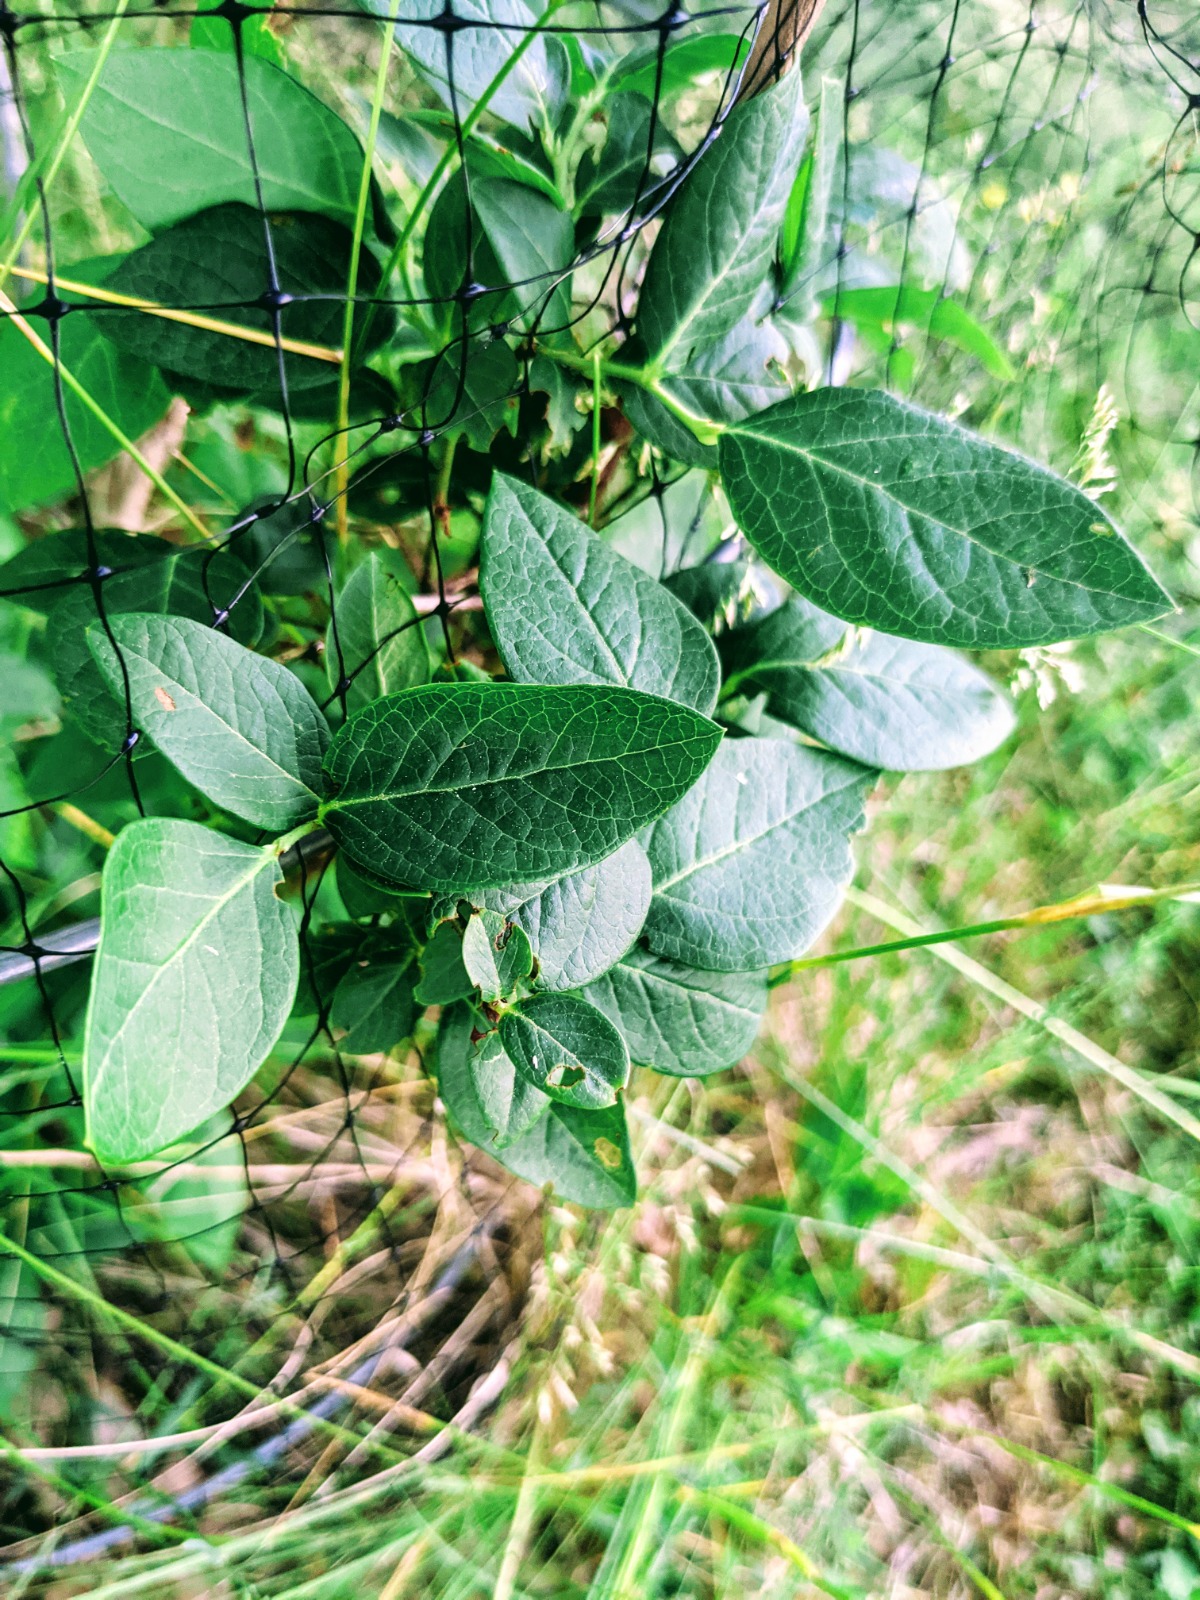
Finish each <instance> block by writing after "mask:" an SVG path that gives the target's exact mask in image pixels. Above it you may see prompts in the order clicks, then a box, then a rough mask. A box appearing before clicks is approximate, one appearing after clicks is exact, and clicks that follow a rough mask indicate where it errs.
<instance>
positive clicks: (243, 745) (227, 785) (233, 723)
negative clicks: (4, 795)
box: [88, 612, 329, 833]
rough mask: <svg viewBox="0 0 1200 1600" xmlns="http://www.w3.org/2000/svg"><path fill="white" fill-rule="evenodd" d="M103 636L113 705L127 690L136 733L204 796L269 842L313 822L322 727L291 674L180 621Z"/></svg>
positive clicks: (130, 626)
mask: <svg viewBox="0 0 1200 1600" xmlns="http://www.w3.org/2000/svg"><path fill="white" fill-rule="evenodd" d="M108 627H109V629H110V631H111V634H112V639H113V640H115V641H116V646H117V649H116V650H115V651H114V649H113V646H112V643H111V642H110V640H109V635H108V633H106V632H105V631H104V629H103V628H102V627H101V626H100V624H99V623H93V625H92V626H91V627H90V628H89V629H88V644H89V646H90V647H91V651H92V655H93V656H94V657H95V659H96V663H97V665H98V666H99V668H100V671H101V672H102V673H103V675H104V679H105V682H106V683H107V684H108V687H109V688H110V689H111V690H112V692H113V694H114V695H118V696H120V695H121V694H122V693H123V688H124V684H125V682H126V680H127V681H128V684H129V698H130V704H131V706H132V708H133V720H134V723H135V725H136V726H137V727H138V728H139V729H140V730H141V731H142V732H143V733H146V734H148V735H149V736H150V738H151V739H153V740H154V743H155V744H156V745H157V746H158V748H159V749H160V750H161V751H162V753H163V755H165V756H166V758H167V760H168V761H170V762H172V763H173V765H174V766H176V767H178V769H179V771H180V772H182V773H183V775H184V777H185V778H187V779H188V781H189V782H190V783H194V784H195V785H196V787H197V789H199V790H200V792H201V793H202V794H206V795H207V796H208V798H209V799H210V800H212V801H213V802H214V803H215V804H216V805H219V806H223V807H224V808H225V810H226V811H231V812H232V813H233V814H234V816H237V817H242V818H244V820H245V821H247V822H253V823H254V824H255V825H256V826H257V827H260V828H271V829H273V830H274V831H275V832H276V833H283V832H285V831H286V830H287V829H288V828H294V827H295V826H296V825H297V824H298V823H301V822H307V821H308V819H309V818H310V817H315V816H316V814H317V806H318V804H319V795H320V790H321V758H322V756H323V755H324V754H325V748H326V746H327V745H328V743H329V728H328V726H327V724H326V722H325V718H324V717H323V716H322V715H321V713H320V711H319V709H318V708H317V706H316V704H315V702H314V701H313V699H312V696H311V695H310V694H309V692H308V690H307V689H306V688H305V687H304V685H303V684H302V683H301V682H300V680H299V678H297V677H296V675H295V674H294V673H292V672H289V671H288V669H287V668H286V667H284V666H281V665H280V664H279V662H278V661H271V660H269V659H268V658H267V657H266V656H259V655H255V654H254V652H253V651H252V650H246V649H243V647H242V646H241V645H240V644H237V643H235V641H234V640H232V639H229V638H227V637H226V636H225V635H224V634H223V633H218V632H217V631H216V630H215V629H214V628H206V627H205V626H204V624H203V623H201V622H192V621H189V620H188V619H187V618H185V617H161V616H154V615H150V614H142V613H137V612H135V613H133V614H131V615H126V616H117V617H112V618H111V619H110V620H109V623H108ZM118 652H119V654H118ZM122 669H123V670H122Z"/></svg>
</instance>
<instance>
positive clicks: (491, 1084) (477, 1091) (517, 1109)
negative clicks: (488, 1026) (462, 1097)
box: [454, 1031, 554, 1153]
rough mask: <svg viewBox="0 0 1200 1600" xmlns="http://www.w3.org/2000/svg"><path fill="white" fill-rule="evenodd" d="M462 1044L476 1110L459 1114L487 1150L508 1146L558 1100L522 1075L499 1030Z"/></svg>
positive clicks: (465, 1129)
mask: <svg viewBox="0 0 1200 1600" xmlns="http://www.w3.org/2000/svg"><path fill="white" fill-rule="evenodd" d="M462 1048H463V1050H464V1053H465V1062H464V1065H465V1074H464V1075H465V1077H466V1079H467V1082H466V1083H465V1084H464V1085H463V1087H464V1090H465V1091H466V1092H467V1093H468V1094H470V1095H471V1097H472V1102H473V1103H472V1111H475V1112H476V1116H474V1117H473V1116H472V1114H471V1111H468V1112H467V1115H466V1119H464V1118H463V1117H462V1116H460V1117H459V1121H460V1122H462V1124H463V1132H464V1133H465V1134H466V1135H467V1137H468V1138H471V1139H474V1141H475V1143H476V1144H478V1145H481V1146H482V1148H483V1149H485V1150H490V1151H492V1152H493V1153H494V1152H495V1151H497V1150H504V1149H507V1148H508V1147H509V1146H510V1145H513V1144H515V1143H516V1142H517V1140H519V1139H520V1138H521V1136H522V1135H523V1134H526V1133H528V1132H529V1130H530V1128H532V1127H533V1125H534V1123H535V1122H537V1121H539V1120H540V1119H541V1118H542V1117H544V1116H545V1115H546V1113H547V1112H548V1111H549V1110H550V1108H551V1106H552V1105H553V1104H554V1101H553V1100H551V1098H550V1096H549V1095H548V1094H543V1093H542V1091H541V1090H540V1089H538V1088H536V1087H535V1086H534V1085H533V1084H532V1083H530V1082H529V1081H528V1079H526V1078H524V1077H522V1075H521V1074H520V1073H519V1072H518V1071H517V1069H516V1067H515V1066H514V1065H513V1064H512V1062H511V1060H510V1059H509V1057H508V1056H507V1055H506V1054H505V1050H504V1046H503V1045H502V1044H501V1043H500V1035H499V1034H498V1033H496V1032H495V1031H493V1032H491V1033H485V1034H484V1035H483V1037H482V1038H480V1039H478V1040H476V1041H474V1042H472V1041H471V1040H470V1039H465V1040H463V1041H462ZM454 1109H455V1110H456V1111H457V1107H455V1108H454ZM468 1124H469V1125H468Z"/></svg>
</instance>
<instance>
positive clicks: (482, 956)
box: [462, 911, 533, 1001]
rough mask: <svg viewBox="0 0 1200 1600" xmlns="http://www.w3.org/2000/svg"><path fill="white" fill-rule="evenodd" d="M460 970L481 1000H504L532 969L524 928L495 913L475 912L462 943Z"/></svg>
mask: <svg viewBox="0 0 1200 1600" xmlns="http://www.w3.org/2000/svg"><path fill="white" fill-rule="evenodd" d="M462 959H463V966H464V967H466V969H467V974H468V976H469V977H470V979H471V981H472V983H474V985H475V987H476V988H477V989H478V990H479V997H480V999H481V1000H488V1001H495V1000H505V999H507V998H508V996H509V995H510V994H512V992H513V990H514V989H515V988H516V987H517V985H518V984H519V983H520V982H521V980H522V979H523V978H527V977H528V976H529V974H530V972H531V971H532V969H533V951H532V950H531V949H530V948H529V940H528V938H527V937H526V934H525V930H524V928H521V927H518V926H517V924H516V923H515V922H509V921H508V920H507V919H506V918H504V917H502V916H501V915H500V913H499V912H498V911H477V912H476V913H475V915H474V916H473V917H471V919H470V920H469V921H468V923H467V926H466V930H465V931H464V933H463V941H462Z"/></svg>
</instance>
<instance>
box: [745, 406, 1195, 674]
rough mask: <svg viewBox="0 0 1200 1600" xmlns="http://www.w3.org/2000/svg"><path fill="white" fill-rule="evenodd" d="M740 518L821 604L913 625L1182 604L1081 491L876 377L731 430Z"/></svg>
mask: <svg viewBox="0 0 1200 1600" xmlns="http://www.w3.org/2000/svg"><path fill="white" fill-rule="evenodd" d="M720 457H721V474H722V477H723V479H724V483H725V490H726V493H727V494H728V496H729V503H730V506H731V507H732V509H733V514H734V517H735V518H736V519H737V523H738V526H739V527H740V528H741V529H742V530H743V532H744V533H745V535H746V537H747V538H748V539H749V540H750V542H751V544H752V545H754V547H755V549H756V550H758V551H759V552H760V553H761V555H762V556H763V559H764V560H765V561H766V562H767V563H768V564H769V565H770V566H772V567H773V568H774V569H775V571H776V572H778V573H779V575H780V576H781V577H783V578H786V579H787V581H788V582H789V583H790V584H792V585H793V586H794V587H795V588H797V589H799V591H800V592H801V594H803V595H805V596H806V597H807V598H808V599H809V600H811V601H813V603H814V604H816V605H819V606H824V607H825V608H826V609H827V610H829V611H832V612H834V613H835V614H836V615H837V616H839V617H844V618H845V619H846V620H847V621H849V622H859V623H865V624H867V625H868V626H869V627H873V628H882V629H884V630H885V631H886V632H888V633H894V634H898V635H900V637H901V638H904V639H921V640H925V641H926V642H927V643H930V644H951V645H955V644H956V645H964V646H967V647H972V646H973V647H977V648H984V647H1007V646H1025V645H1036V644H1050V643H1053V642H1054V641H1055V640H1059V639H1072V638H1079V637H1081V636H1083V635H1085V634H1089V633H1099V632H1101V631H1102V630H1104V629H1106V628H1117V627H1122V626H1124V625H1125V624H1127V623H1131V622H1144V621H1147V620H1148V619H1150V618H1152V617H1159V616H1162V614H1163V613H1164V612H1165V611H1169V610H1170V608H1171V601H1170V597H1169V596H1168V595H1167V594H1166V592H1165V591H1164V590H1163V589H1162V588H1161V587H1160V586H1159V584H1158V582H1157V581H1156V579H1155V578H1154V577H1153V575H1152V574H1151V572H1150V571H1149V569H1148V568H1147V567H1146V565H1145V563H1144V562H1143V561H1142V559H1141V557H1140V556H1139V555H1138V553H1137V552H1136V550H1134V549H1133V547H1132V546H1131V545H1130V544H1128V543H1127V541H1126V540H1125V539H1124V538H1123V537H1122V535H1121V534H1120V533H1119V532H1118V531H1117V529H1116V527H1115V526H1114V525H1113V524H1112V523H1111V522H1110V521H1109V519H1108V517H1107V515H1106V514H1105V512H1104V511H1102V510H1101V508H1100V507H1099V506H1098V505H1096V504H1095V503H1094V502H1093V501H1091V500H1089V499H1088V497H1087V495H1085V494H1084V493H1083V491H1082V490H1080V489H1077V488H1075V486H1074V485H1073V484H1070V483H1068V482H1066V480H1065V479H1063V478H1058V477H1056V476H1055V475H1054V474H1053V473H1052V472H1048V471H1047V470H1046V469H1045V468H1044V467H1039V466H1037V465H1036V464H1035V463H1034V462H1032V461H1028V460H1026V458H1025V457H1024V456H1019V455H1017V454H1016V453H1015V452H1013V451H1011V450H1002V449H1001V448H1000V447H999V446H998V445H994V444H991V443H989V442H988V441H987V440H986V439H980V438H978V437H976V436H975V435H974V434H971V433H968V432H966V430H965V429H963V428H959V427H957V426H955V424H954V423H952V422H947V421H945V420H944V419H943V418H941V417H935V416H933V415H932V414H931V413H929V412H927V411H919V410H917V408H916V407H915V406H910V405H907V404H905V403H904V402H903V401H901V400H896V399H894V398H893V397H892V396H891V395H888V394H883V393H881V392H879V391H876V390H864V389H818V390H817V391H815V392H814V393H812V394H800V395H795V396H793V397H792V398H791V399H790V400H784V401H782V402H781V403H780V404H779V405H777V406H772V407H771V408H770V410H768V411H763V412H761V413H760V414H759V415H758V416H756V417H750V418H749V419H748V420H747V421H745V422H740V423H737V424H735V425H734V426H733V427H731V428H729V429H728V430H727V431H726V432H725V433H723V434H722V436H721V441H720Z"/></svg>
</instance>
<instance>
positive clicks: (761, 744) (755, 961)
mask: <svg viewBox="0 0 1200 1600" xmlns="http://www.w3.org/2000/svg"><path fill="white" fill-rule="evenodd" d="M874 780H875V774H874V773H873V772H870V771H868V770H866V769H865V768H863V767H860V766H858V765H857V764H856V763H853V762H850V761H843V760H842V759H841V758H840V757H839V756H830V755H825V754H824V753H823V752H821V751H817V750H806V749H801V748H800V747H799V746H796V745H792V744H789V743H787V742H786V741H784V740H781V739H735V740H730V741H727V742H726V743H725V744H724V745H722V747H721V748H720V750H718V751H717V754H716V756H715V758H714V759H713V762H712V764H711V766H710V767H709V768H708V771H707V772H706V773H705V774H704V777H703V778H702V779H701V780H700V782H699V783H698V784H697V785H696V786H695V788H694V789H692V790H691V791H690V793H688V794H687V795H685V796H684V798H683V799H682V800H681V801H680V802H679V804H678V805H677V806H675V808H674V809H673V810H671V811H669V812H668V813H667V815H666V816H665V817H663V818H662V819H661V821H659V822H657V823H655V824H654V826H653V827H652V828H649V829H648V830H647V832H646V834H645V835H644V836H643V838H642V843H643V844H644V845H645V848H646V854H647V855H648V856H649V857H650V868H651V871H652V872H653V874H654V898H653V900H651V902H650V914H649V916H648V917H647V919H646V927H645V937H646V940H647V942H648V943H649V945H650V947H651V948H652V949H653V950H654V951H656V952H657V954H659V955H662V956H667V957H668V958H669V959H671V960H673V961H681V962H683V963H685V964H686V965H688V966H693V967H701V968H703V969H705V970H709V971H714V972H752V971H756V970H758V969H759V968H761V967H769V966H771V965H773V964H774V963H775V962H777V961H789V960H792V959H793V958H794V957H797V956H800V955H803V954H804V952H805V950H807V949H808V947H809V946H810V945H811V944H812V942H813V940H814V939H815V938H816V937H817V935H818V934H819V933H820V932H821V930H822V929H823V928H824V927H825V925H826V924H827V923H828V922H829V920H830V918H831V917H832V916H833V914H834V912H835V911H836V910H837V908H838V904H839V903H840V901H841V898H842V892H843V890H844V889H845V887H846V885H847V884H848V883H849V882H850V877H851V873H852V871H853V868H854V862H853V860H852V858H851V855H850V836H851V834H853V833H857V832H858V830H859V829H860V828H861V827H862V824H863V795H864V791H865V790H866V789H867V788H869V787H870V785H871V784H872V783H873V782H874Z"/></svg>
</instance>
